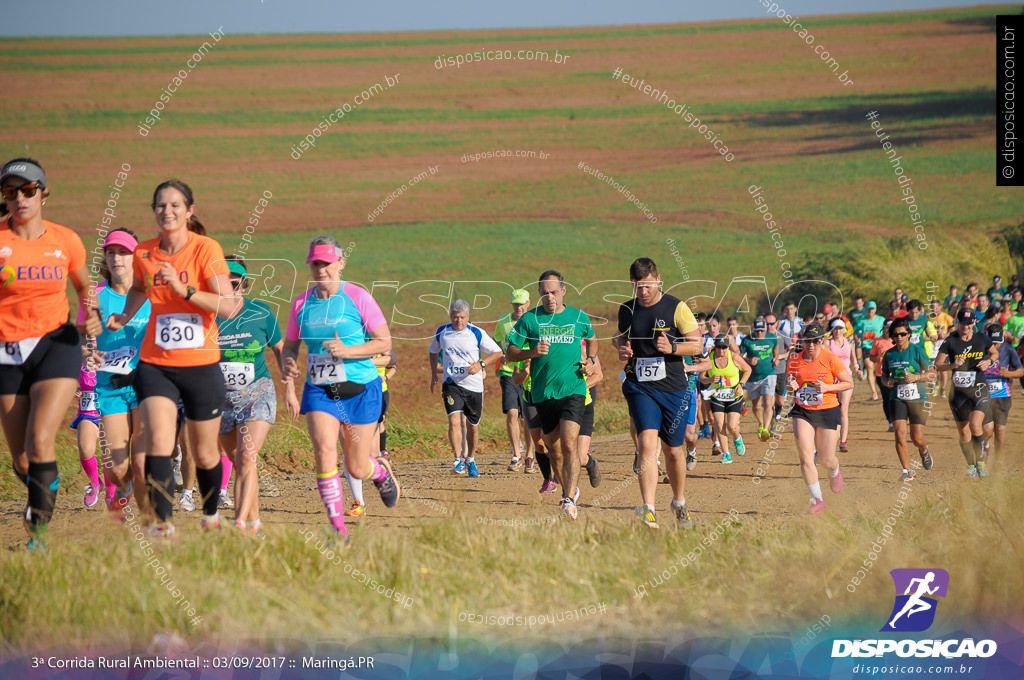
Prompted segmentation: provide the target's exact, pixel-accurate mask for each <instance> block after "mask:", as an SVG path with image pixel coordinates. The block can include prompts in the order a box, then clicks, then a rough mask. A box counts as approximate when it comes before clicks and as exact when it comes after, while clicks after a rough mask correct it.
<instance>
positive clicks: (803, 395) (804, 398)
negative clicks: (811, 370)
mask: <svg viewBox="0 0 1024 680" xmlns="http://www.w3.org/2000/svg"><path fill="white" fill-rule="evenodd" d="M823 396H825V395H823V394H822V393H821V392H819V391H818V390H817V388H814V387H811V386H810V385H805V386H804V387H801V388H800V389H799V390H797V392H796V402H797V403H798V404H800V405H801V406H821V404H822V399H821V398H822V397H823Z"/></svg>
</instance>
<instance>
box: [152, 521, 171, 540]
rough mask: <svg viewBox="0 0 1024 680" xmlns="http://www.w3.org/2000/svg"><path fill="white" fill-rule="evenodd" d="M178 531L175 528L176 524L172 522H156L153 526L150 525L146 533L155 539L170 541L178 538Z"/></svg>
mask: <svg viewBox="0 0 1024 680" xmlns="http://www.w3.org/2000/svg"><path fill="white" fill-rule="evenodd" d="M176 533H177V532H176V531H175V529H174V525H173V524H171V523H170V522H160V523H158V524H154V525H153V526H151V527H149V529H147V530H146V534H147V535H148V536H149V537H150V538H154V539H157V540H166V541H170V540H174V539H176V538H177V536H176V535H175V534H176Z"/></svg>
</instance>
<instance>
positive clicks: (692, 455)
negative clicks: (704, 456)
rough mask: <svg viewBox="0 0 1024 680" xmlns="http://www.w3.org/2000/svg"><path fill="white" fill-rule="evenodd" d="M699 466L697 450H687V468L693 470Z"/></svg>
mask: <svg viewBox="0 0 1024 680" xmlns="http://www.w3.org/2000/svg"><path fill="white" fill-rule="evenodd" d="M695 467H697V452H696V451H687V452H686V469H687V470H692V469H694V468H695Z"/></svg>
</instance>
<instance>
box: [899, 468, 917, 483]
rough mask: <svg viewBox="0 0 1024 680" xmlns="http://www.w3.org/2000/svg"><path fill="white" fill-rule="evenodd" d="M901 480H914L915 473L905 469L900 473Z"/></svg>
mask: <svg viewBox="0 0 1024 680" xmlns="http://www.w3.org/2000/svg"><path fill="white" fill-rule="evenodd" d="M900 481H901V482H912V481H914V473H913V472H911V471H910V470H904V471H903V474H902V475H900Z"/></svg>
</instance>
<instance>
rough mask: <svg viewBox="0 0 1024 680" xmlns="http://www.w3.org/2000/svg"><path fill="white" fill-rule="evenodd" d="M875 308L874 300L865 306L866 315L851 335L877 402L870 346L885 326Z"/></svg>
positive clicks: (872, 394)
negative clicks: (861, 357) (859, 352)
mask: <svg viewBox="0 0 1024 680" xmlns="http://www.w3.org/2000/svg"><path fill="white" fill-rule="evenodd" d="M877 308H878V305H877V304H876V303H875V301H874V300H871V301H870V302H868V304H867V305H866V306H865V309H867V315H866V316H865V317H864V318H863V319H861V320H860V322H859V323H858V324H857V325H855V326H854V328H853V334H854V336H855V337H856V338H857V342H858V343H859V344H860V347H861V353H862V354H863V356H864V372H865V373H866V374H867V377H868V384H869V385H871V398H872V399H873V400H875V401H877V400H878V384H877V383H876V382H875V362H874V360H873V359H872V358H871V345H873V344H874V342H875V338H878V337H880V334H881V332H882V326H884V325H885V319H883V318H882V317H880V316H878V314H877V313H876V310H877Z"/></svg>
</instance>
